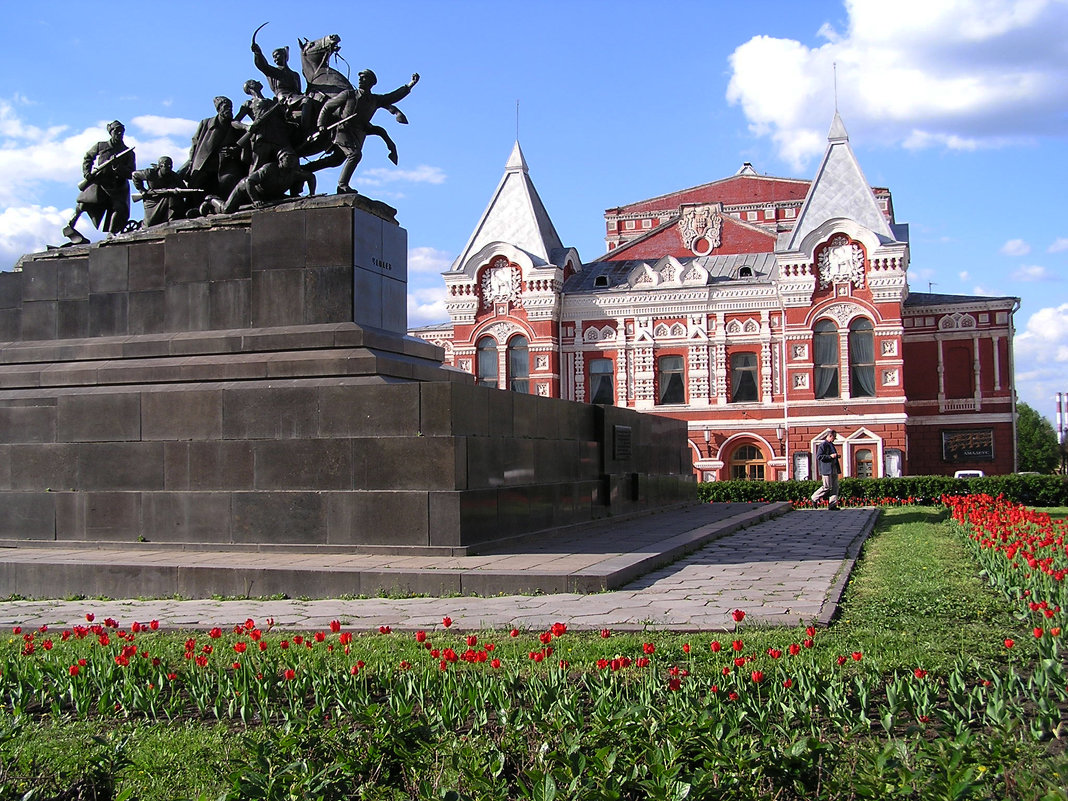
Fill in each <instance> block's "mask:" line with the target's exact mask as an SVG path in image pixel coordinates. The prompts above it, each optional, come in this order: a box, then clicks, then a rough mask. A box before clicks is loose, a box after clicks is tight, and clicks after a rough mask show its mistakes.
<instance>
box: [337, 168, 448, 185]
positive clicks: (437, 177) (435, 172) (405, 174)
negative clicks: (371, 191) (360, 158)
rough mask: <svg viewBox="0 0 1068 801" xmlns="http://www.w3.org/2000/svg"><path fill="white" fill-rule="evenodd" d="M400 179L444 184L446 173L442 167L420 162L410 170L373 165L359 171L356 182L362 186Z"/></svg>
mask: <svg viewBox="0 0 1068 801" xmlns="http://www.w3.org/2000/svg"><path fill="white" fill-rule="evenodd" d="M398 181H403V182H406V183H413V184H442V183H445V173H444V172H443V171H442V170H441V168H440V167H431V166H429V165H427V164H420V165H419V166H418V167H414V168H413V169H410V170H401V169H398V168H396V167H373V168H371V169H369V170H364V171H363V172H362V173H361V172H357V173H356V180H355V183H357V184H360V185H362V186H381V185H382V184H390V183H397V182H398Z"/></svg>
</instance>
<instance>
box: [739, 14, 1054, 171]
mask: <svg viewBox="0 0 1068 801" xmlns="http://www.w3.org/2000/svg"><path fill="white" fill-rule="evenodd" d="M1064 10H1065V5H1064V0H939V2H937V3H932V2H930V0H899V1H898V2H895V3H881V2H876V1H875V0H846V12H847V14H848V17H849V18H848V22H847V23H846V26H845V28H844V30H841V31H840V30H838V29H837V28H835V27H834V26H832V25H831V24H829V23H824V24H823V26H822V27H821V28H820V29H819V32H818V34H817V35H818V37H819V38H820V39H821V40H822V41H823V44H820V45H819V46H816V47H809V46H808V45H806V44H803V43H802V42H799V41H795V40H792V39H776V38H772V37H769V36H756V37H753V38H752V39H750V40H749V41H748V42H745V43H744V44H742V45H741V46H739V47H738V48H736V49H735V50H734V52H733V53H732V54H731V56H730V67H731V78H730V82H729V84H728V87H727V100H728V101H729V102H730V103H732V104H736V105H740V106H741V107H742V110H743V112H744V113H745V115H746V117H747V118H748V120H749V124H750V129H751V130H752V131H753V133H755V134H757V135H760V136H769V137H771V139H772V140H773V141H774V142H775V143H776V145H777V146H778V150H779V155H780V156H781V157H782V158H783V159H784V160H786V161H787V162H789V163H790V164H791V166H793V167H794V168H796V169H801V168H803V167H804V165H805V164H806V163H807V162H808V160H809V159H811V158H812V157H814V156H818V155H819V154H820V153H821V152H822V151H823V148H824V146H825V143H826V131H827V126H828V123H829V122H830V117H831V113H832V109H833V107H834V98H835V89H834V76H835V71H834V68H833V67H832V65H833V64H837V88H838V92H837V96H838V107H839V108H840V109H841V110H842V114H843V117H844V119H845V121H846V124H847V127H849V128H850V130H852V131H853V132H854V133H857V132H861V131H862V132H863V135H864V137H865V140H866V141H872V142H882V143H885V144H900V145H903V146H906V147H911V148H929V147H941V148H945V149H949V150H974V149H977V148H981V147H999V146H1003V145H1005V144H1008V143H1014V142H1020V141H1033V139H1034V137H1035V136H1036V135H1043V134H1048V133H1053V132H1062V131H1063V130H1064V120H1063V114H1062V110H1063V108H1064V107H1065V106H1066V105H1068V62H1066V61H1065V59H1064V58H1063V55H1062V50H1061V47H1062V42H1063V41H1064V40H1065V39H1066V38H1068V14H1065V13H1064Z"/></svg>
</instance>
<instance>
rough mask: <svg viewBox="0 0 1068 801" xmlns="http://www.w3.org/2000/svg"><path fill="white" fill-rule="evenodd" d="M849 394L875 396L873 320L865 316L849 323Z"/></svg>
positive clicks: (864, 396)
mask: <svg viewBox="0 0 1068 801" xmlns="http://www.w3.org/2000/svg"><path fill="white" fill-rule="evenodd" d="M849 394H850V395H851V396H852V397H854V398H874V397H875V341H874V340H873V338H872V324H871V320H868V319H866V318H864V317H858V318H857V319H856V320H854V321H853V322H851V323H850V324H849Z"/></svg>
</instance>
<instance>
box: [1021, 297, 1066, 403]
mask: <svg viewBox="0 0 1068 801" xmlns="http://www.w3.org/2000/svg"><path fill="white" fill-rule="evenodd" d="M1014 355H1015V360H1016V390H1017V392H1018V393H1019V394H1020V396H1021V399H1022V400H1024V401H1026V402H1027V403H1029V404H1030V405H1032V406H1034V407H1035V408H1036V409H1042V408H1044V407H1045V406H1047V404H1048V403H1049V399H1050V398H1052V397H1053V396H1054V395H1055V394H1056V393H1057V392H1064V391H1065V390H1068V384H1066V383H1065V378H1064V374H1065V363H1066V362H1068V303H1063V304H1061V305H1060V306H1050V307H1046V308H1044V309H1039V310H1038V311H1036V312H1035V313H1034V314H1032V315H1031V317H1030V319H1028V321H1027V326H1026V328H1025V330H1024V331H1023V333H1021V334H1018V335H1017V336H1016V338H1015V348H1014Z"/></svg>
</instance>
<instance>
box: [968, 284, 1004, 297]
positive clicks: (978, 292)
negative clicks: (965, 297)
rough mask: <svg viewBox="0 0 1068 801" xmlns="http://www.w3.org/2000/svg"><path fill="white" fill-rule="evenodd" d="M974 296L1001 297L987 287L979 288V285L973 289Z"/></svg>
mask: <svg viewBox="0 0 1068 801" xmlns="http://www.w3.org/2000/svg"><path fill="white" fill-rule="evenodd" d="M972 294H973V295H982V296H983V297H986V298H996V297H1000V295H999V294H998V293H997V292H992V291H990V290H989V289H987V288H986V287H985V286H979V284H976V285H975V286H974V287H972Z"/></svg>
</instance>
